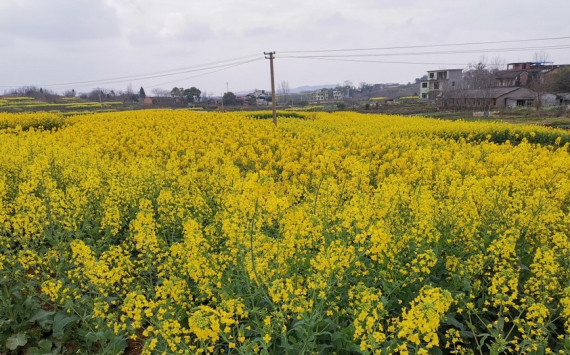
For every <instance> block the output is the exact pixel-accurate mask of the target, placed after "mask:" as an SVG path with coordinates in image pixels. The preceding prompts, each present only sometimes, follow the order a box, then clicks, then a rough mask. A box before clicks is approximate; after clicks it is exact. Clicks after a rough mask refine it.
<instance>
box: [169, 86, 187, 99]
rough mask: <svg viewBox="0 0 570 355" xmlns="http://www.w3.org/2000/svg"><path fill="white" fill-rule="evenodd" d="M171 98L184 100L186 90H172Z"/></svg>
mask: <svg viewBox="0 0 570 355" xmlns="http://www.w3.org/2000/svg"><path fill="white" fill-rule="evenodd" d="M170 96H172V97H180V98H182V97H183V96H184V89H183V88H177V87H173V88H172V90H171V91H170Z"/></svg>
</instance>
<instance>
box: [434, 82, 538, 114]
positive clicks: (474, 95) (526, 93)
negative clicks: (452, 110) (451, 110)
mask: <svg viewBox="0 0 570 355" xmlns="http://www.w3.org/2000/svg"><path fill="white" fill-rule="evenodd" d="M536 98H537V93H536V92H534V91H532V90H529V89H527V88H521V87H494V88H489V89H475V90H453V91H450V92H448V93H447V94H446V97H445V100H444V105H445V106H447V107H474V108H475V107H479V108H486V107H487V108H493V109H495V108H514V107H528V106H533V105H534V103H535V100H536Z"/></svg>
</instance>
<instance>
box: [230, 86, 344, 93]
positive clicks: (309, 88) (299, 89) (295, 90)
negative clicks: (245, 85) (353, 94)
mask: <svg viewBox="0 0 570 355" xmlns="http://www.w3.org/2000/svg"><path fill="white" fill-rule="evenodd" d="M335 87H336V84H325V85H305V86H299V87H297V88H293V89H290V93H291V94H298V93H301V92H304V91H315V90H317V89H332V88H335ZM258 90H262V89H258ZM263 90H265V91H271V90H269V87H268V88H265V89H263ZM275 90H277V93H279V88H275ZM254 91H255V90H254V89H251V90H246V91H236V92H234V94H249V93H252V92H254Z"/></svg>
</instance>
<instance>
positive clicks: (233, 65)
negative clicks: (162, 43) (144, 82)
mask: <svg viewBox="0 0 570 355" xmlns="http://www.w3.org/2000/svg"><path fill="white" fill-rule="evenodd" d="M261 59H262V58H256V59H253V60H249V61H245V62H241V63H238V64H232V65H228V66H226V67H225V68H222V69H218V70H213V71H211V72H207V73H203V74H199V75H194V76H189V77H187V78H183V79H178V80H173V81H169V82H166V83H160V84H156V85H151V86H148V88H154V87H157V86H161V85H166V84H172V83H178V82H181V81H183V80H188V79H193V78H198V77H200V76H204V75H208V74H212V73H217V72H219V71H222V70H226V69H230V68H234V67H237V66H240V65H244V64H248V63H253V62H257V61H259V60H261Z"/></svg>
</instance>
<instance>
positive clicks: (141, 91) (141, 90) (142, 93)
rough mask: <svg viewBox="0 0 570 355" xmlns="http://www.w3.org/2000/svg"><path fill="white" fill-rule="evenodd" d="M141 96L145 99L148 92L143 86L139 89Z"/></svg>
mask: <svg viewBox="0 0 570 355" xmlns="http://www.w3.org/2000/svg"><path fill="white" fill-rule="evenodd" d="M139 97H140V98H141V99H144V98H145V97H146V93H145V92H144V89H143V87H142V86H141V89H140V90H139Z"/></svg>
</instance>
